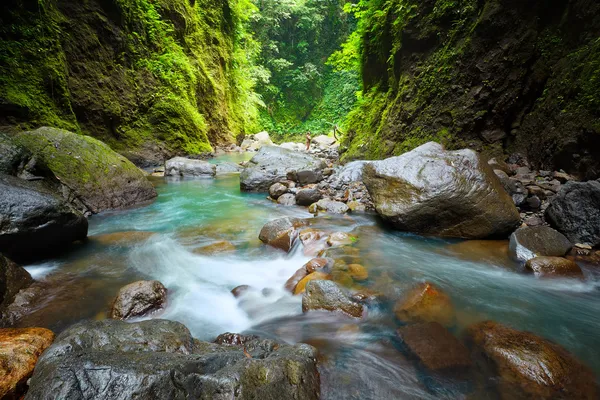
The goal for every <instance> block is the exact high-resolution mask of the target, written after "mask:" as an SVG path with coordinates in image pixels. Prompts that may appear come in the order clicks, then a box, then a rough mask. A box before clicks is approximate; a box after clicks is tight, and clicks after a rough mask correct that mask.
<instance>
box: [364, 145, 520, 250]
mask: <svg viewBox="0 0 600 400" xmlns="http://www.w3.org/2000/svg"><path fill="white" fill-rule="evenodd" d="M363 181H364V183H365V185H366V187H367V189H368V191H369V193H370V195H371V197H372V198H373V203H374V205H375V209H376V210H377V213H378V214H379V215H380V216H381V217H382V218H384V219H385V220H387V221H389V222H390V223H391V224H392V225H393V226H394V227H396V228H397V229H400V230H403V231H409V232H415V233H420V234H428V235H438V236H446V237H459V238H467V239H481V238H487V237H492V236H496V237H502V236H507V235H508V234H510V232H512V231H513V230H514V228H515V227H516V226H517V225H518V224H519V222H520V216H519V212H518V210H517V209H516V207H515V205H514V203H513V202H512V199H511V198H510V196H509V195H508V194H507V193H506V191H505V190H504V189H503V187H502V184H501V183H500V181H499V180H498V178H497V177H496V175H495V174H494V172H493V171H492V169H491V168H490V166H489V165H488V164H487V162H485V161H484V160H483V159H482V158H481V156H480V155H479V154H478V153H476V152H475V151H473V150H468V149H465V150H459V151H446V150H444V148H443V147H442V146H441V145H439V144H437V143H434V142H430V143H427V144H424V145H422V146H420V147H417V148H416V149H414V150H412V151H410V152H408V153H404V154H403V155H401V156H399V157H392V158H388V159H386V160H382V161H374V162H371V163H369V164H366V165H365V167H364V171H363Z"/></svg>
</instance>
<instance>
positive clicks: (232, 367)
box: [27, 320, 319, 400]
mask: <svg viewBox="0 0 600 400" xmlns="http://www.w3.org/2000/svg"><path fill="white" fill-rule="evenodd" d="M224 343H231V344H217V343H208V342H200V341H195V340H194V339H193V338H192V336H191V335H190V333H189V331H188V330H187V328H186V327H185V326H184V325H182V324H180V323H178V322H173V321H165V320H150V321H143V322H139V323H133V324H127V323H124V322H121V321H115V320H105V321H96V322H84V323H80V324H78V325H75V326H73V327H72V328H70V329H68V330H66V331H65V332H63V333H62V334H61V335H59V336H58V338H57V340H56V342H55V343H54V345H53V346H51V347H50V348H49V349H48V351H47V352H46V353H45V354H44V355H43V356H42V357H41V358H40V360H39V362H38V365H37V367H36V369H35V372H34V375H33V377H32V379H31V386H30V389H29V392H28V394H27V399H50V398H52V399H65V400H66V399H69V400H77V399H92V398H93V399H99V400H116V399H131V398H139V399H182V400H183V399H214V400H225V399H227V400H229V399H258V398H262V399H298V400H312V399H317V398H318V396H319V375H318V372H317V366H316V360H315V357H316V350H315V349H314V348H313V347H311V346H308V345H305V344H298V345H295V346H290V345H285V344H279V343H276V342H274V341H271V340H261V339H258V338H254V337H244V336H243V335H240V336H239V337H237V339H236V341H225V342H224ZM48 388H53V390H52V391H51V392H50V391H49V390H48Z"/></svg>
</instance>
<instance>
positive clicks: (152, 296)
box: [111, 281, 167, 319]
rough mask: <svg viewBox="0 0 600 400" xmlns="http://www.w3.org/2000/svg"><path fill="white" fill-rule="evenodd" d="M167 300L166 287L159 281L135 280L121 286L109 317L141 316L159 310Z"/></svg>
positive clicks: (126, 317)
mask: <svg viewBox="0 0 600 400" xmlns="http://www.w3.org/2000/svg"><path fill="white" fill-rule="evenodd" d="M166 301H167V289H166V288H165V287H164V286H163V284H162V283H160V282H159V281H137V282H133V283H130V284H129V285H126V286H123V287H122V288H121V289H120V290H119V293H118V294H117V298H116V299H115V302H114V304H113V307H112V311H111V318H114V319H128V318H133V317H141V316H143V315H145V314H147V313H149V312H152V311H156V310H159V309H161V308H162V307H163V305H164V304H165V302H166Z"/></svg>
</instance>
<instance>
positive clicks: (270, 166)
mask: <svg viewBox="0 0 600 400" xmlns="http://www.w3.org/2000/svg"><path fill="white" fill-rule="evenodd" d="M325 166H326V165H325V162H324V161H322V160H319V159H317V158H315V157H313V156H311V155H309V154H306V153H298V152H295V151H292V150H286V149H282V148H280V147H275V146H267V147H262V148H261V149H260V150H259V152H258V153H256V155H255V156H254V157H252V159H251V160H250V161H249V162H248V165H246V167H245V168H244V170H243V171H242V173H241V174H240V188H241V189H242V190H244V191H254V192H267V191H268V190H269V188H270V187H271V185H272V184H274V183H277V182H280V181H282V180H285V179H286V178H287V174H288V172H292V171H321V170H322V169H323V168H325Z"/></svg>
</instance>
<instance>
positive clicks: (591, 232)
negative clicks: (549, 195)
mask: <svg viewBox="0 0 600 400" xmlns="http://www.w3.org/2000/svg"><path fill="white" fill-rule="evenodd" d="M546 220H547V221H548V222H549V223H550V225H552V226H553V227H554V228H556V229H557V230H558V231H560V232H561V233H563V234H564V235H565V236H566V237H567V238H569V240H570V241H571V242H573V243H587V244H589V245H591V246H597V245H599V244H600V181H589V182H567V184H566V185H563V186H562V187H561V189H560V190H559V192H558V193H557V195H556V196H555V197H554V198H553V199H552V201H551V202H550V205H549V206H548V208H547V209H546Z"/></svg>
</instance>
